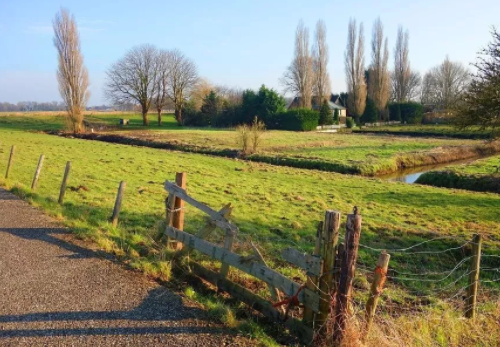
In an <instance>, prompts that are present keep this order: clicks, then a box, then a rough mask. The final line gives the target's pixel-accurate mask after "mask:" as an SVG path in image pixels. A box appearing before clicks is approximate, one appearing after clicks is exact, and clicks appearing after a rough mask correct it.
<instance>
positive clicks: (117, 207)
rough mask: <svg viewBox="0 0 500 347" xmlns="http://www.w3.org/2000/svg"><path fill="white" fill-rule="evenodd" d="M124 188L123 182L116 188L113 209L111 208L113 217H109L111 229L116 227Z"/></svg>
mask: <svg viewBox="0 0 500 347" xmlns="http://www.w3.org/2000/svg"><path fill="white" fill-rule="evenodd" d="M126 186H127V182H125V181H121V182H120V185H119V186H118V193H117V194H116V200H115V207H114V208H113V215H112V216H111V225H112V226H113V227H116V226H117V225H118V216H119V214H120V210H121V208H122V199H123V193H124V191H125V187H126Z"/></svg>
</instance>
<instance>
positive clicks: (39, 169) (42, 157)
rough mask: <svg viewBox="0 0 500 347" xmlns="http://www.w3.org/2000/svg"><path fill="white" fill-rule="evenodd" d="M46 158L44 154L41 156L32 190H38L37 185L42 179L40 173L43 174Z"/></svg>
mask: <svg viewBox="0 0 500 347" xmlns="http://www.w3.org/2000/svg"><path fill="white" fill-rule="evenodd" d="M44 158H45V156H44V155H43V154H41V155H40V159H38V165H37V167H36V171H35V176H33V182H32V183H31V190H33V191H34V190H35V189H36V184H37V183H38V179H39V178H40V173H41V172H42V165H43V159H44Z"/></svg>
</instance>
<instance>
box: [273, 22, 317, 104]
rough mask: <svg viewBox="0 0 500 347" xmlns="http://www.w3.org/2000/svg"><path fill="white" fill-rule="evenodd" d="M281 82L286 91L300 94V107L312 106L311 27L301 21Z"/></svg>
mask: <svg viewBox="0 0 500 347" xmlns="http://www.w3.org/2000/svg"><path fill="white" fill-rule="evenodd" d="M281 83H282V84H283V85H284V87H285V91H286V92H292V93H294V94H295V95H298V96H300V103H299V106H300V107H308V108H310V107H311V98H312V89H313V69H312V57H311V54H310V52H309V29H307V28H306V27H305V26H304V23H303V22H302V21H300V22H299V25H298V26H297V30H296V31H295V52H294V57H293V60H292V63H291V64H290V66H288V68H287V69H286V71H285V73H284V75H283V77H282V78H281Z"/></svg>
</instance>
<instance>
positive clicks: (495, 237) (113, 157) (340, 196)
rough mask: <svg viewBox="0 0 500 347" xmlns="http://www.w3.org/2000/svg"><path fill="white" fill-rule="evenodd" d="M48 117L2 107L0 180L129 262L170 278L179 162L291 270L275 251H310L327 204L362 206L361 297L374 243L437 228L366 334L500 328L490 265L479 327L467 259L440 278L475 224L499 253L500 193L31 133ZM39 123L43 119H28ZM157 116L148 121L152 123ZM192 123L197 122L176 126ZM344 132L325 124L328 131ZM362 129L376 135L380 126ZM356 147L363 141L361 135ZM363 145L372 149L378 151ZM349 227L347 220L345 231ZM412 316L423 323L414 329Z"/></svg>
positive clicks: (205, 198)
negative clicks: (169, 214) (166, 228)
mask: <svg viewBox="0 0 500 347" xmlns="http://www.w3.org/2000/svg"><path fill="white" fill-rule="evenodd" d="M45 117H48V118H45ZM50 117H53V116H48V115H44V116H43V117H42V118H38V119H37V121H39V122H34V121H33V119H31V118H30V117H26V116H22V117H9V118H8V119H7V120H5V119H4V118H2V117H0V172H2V173H3V172H5V169H6V163H7V159H8V155H9V150H10V146H11V145H16V151H15V157H14V165H13V168H12V170H11V173H10V177H9V179H7V180H6V179H4V178H3V175H2V178H0V185H3V186H6V187H7V188H9V189H11V190H12V191H14V192H15V193H16V194H18V195H20V196H21V197H23V198H25V199H26V200H28V201H29V202H30V203H31V204H33V205H34V206H37V207H39V208H41V209H43V210H44V211H46V212H47V213H48V214H50V215H52V216H53V217H54V218H56V219H58V220H60V221H61V222H62V223H64V224H65V225H67V226H68V227H71V228H73V229H74V230H75V232H76V233H77V234H78V235H79V236H80V237H82V238H84V239H87V240H91V241H93V242H95V244H96V245H98V247H100V248H101V249H103V250H105V251H107V252H110V253H113V254H115V255H116V256H117V257H119V259H121V260H122V261H124V262H126V263H128V264H129V265H130V266H132V267H133V268H137V269H140V270H142V271H144V272H145V273H147V274H148V275H150V276H153V277H155V278H159V279H161V280H165V281H167V280H169V279H170V278H171V273H170V271H171V269H170V262H169V258H168V254H167V252H165V250H164V248H163V247H162V245H161V243H159V242H158V241H157V235H158V232H159V231H161V230H162V229H161V228H162V220H163V219H164V214H165V210H164V200H165V197H166V193H165V191H164V188H163V182H164V181H165V180H173V179H174V177H175V173H176V172H180V171H184V172H187V175H188V192H189V194H190V195H192V196H193V197H194V198H196V199H198V200H200V201H202V202H204V203H206V204H208V205H209V206H211V207H212V208H214V209H218V208H220V207H221V206H223V205H225V204H226V203H232V205H233V206H234V211H233V216H232V218H231V219H232V221H233V222H234V223H235V224H236V225H238V227H239V228H240V230H241V233H240V235H239V236H238V240H237V241H238V242H237V243H238V244H239V246H238V247H241V251H244V250H245V247H244V246H245V244H246V243H247V241H248V240H249V239H252V240H253V241H254V242H256V243H257V245H258V247H259V248H260V249H261V250H262V252H263V254H264V256H265V258H266V260H268V262H269V264H270V265H271V266H272V267H275V268H278V269H279V270H280V271H282V272H283V273H285V274H289V275H290V276H300V274H298V273H297V272H296V271H294V269H292V268H290V267H289V266H288V265H287V264H286V263H285V262H284V261H282V260H281V259H280V257H279V256H278V254H279V251H280V250H281V249H283V248H286V247H295V248H298V249H300V250H303V251H304V252H310V251H311V250H312V249H313V247H314V241H315V230H316V226H317V222H318V221H319V220H322V219H323V215H324V211H325V210H326V209H335V210H339V211H341V212H342V214H343V215H344V216H345V215H346V214H347V213H350V212H351V211H352V208H353V207H354V206H358V207H359V208H360V213H361V215H362V216H363V229H362V236H361V242H362V244H363V245H364V246H366V247H362V248H360V255H359V262H358V275H357V278H356V281H355V287H356V290H355V292H356V293H355V294H356V298H355V300H356V302H357V303H358V304H359V305H361V304H362V303H363V302H364V300H365V299H366V289H367V286H368V279H369V275H368V274H369V273H371V272H372V271H373V266H374V264H375V261H376V258H377V256H378V253H379V252H378V251H374V250H372V249H371V248H373V249H382V248H387V249H389V250H391V249H404V248H407V247H411V246H413V245H415V244H416V243H418V242H421V241H425V240H429V239H434V238H437V239H436V240H435V241H434V242H431V243H427V244H425V245H424V246H423V247H421V248H418V250H419V251H424V252H425V254H407V253H404V252H396V251H395V252H394V253H393V257H392V259H391V271H392V272H391V278H389V280H388V283H387V287H388V288H387V290H386V291H384V294H383V295H382V299H381V300H382V303H381V305H380V310H381V317H382V318H381V319H383V320H381V321H378V323H379V328H378V329H374V330H375V331H384V334H385V335H380V336H379V335H374V336H372V337H370V338H371V339H373V341H375V342H376V343H382V342H381V341H383V340H384V339H386V338H388V337H387V336H392V339H393V340H394V339H395V340H394V341H396V344H394V341H392V342H393V344H392V345H397V342H398V341H399V342H400V341H403V342H404V343H411V344H416V345H418V344H420V345H432V344H434V343H435V341H444V342H443V343H442V344H436V345H449V346H460V345H464V341H475V342H477V343H479V341H485V344H484V345H488V341H490V342H491V341H498V337H499V336H498V332H494V331H493V330H491V327H492V326H494V325H495V322H496V321H497V320H498V319H499V317H500V306H499V302H498V290H499V286H498V285H497V284H498V282H496V280H497V277H495V273H491V272H487V271H485V273H484V274H482V278H483V279H487V280H490V281H495V282H490V283H485V284H484V285H483V286H482V292H481V295H482V296H481V298H480V305H479V311H480V312H481V315H480V317H479V319H478V322H479V323H478V324H477V326H475V329H476V335H474V336H470V334H469V330H468V329H470V327H471V326H470V324H469V323H468V322H466V321H463V320H460V318H459V317H460V315H461V313H460V310H457V309H455V308H454V307H455V306H454V305H455V304H456V302H455V301H454V300H450V298H455V299H456V294H457V293H458V294H460V290H459V289H460V288H462V287H463V286H464V285H465V283H466V282H467V277H466V276H465V277H464V276H463V275H462V273H463V270H464V269H465V271H467V269H466V268H460V269H459V270H461V271H460V272H457V273H453V276H450V277H449V278H447V279H445V280H443V281H439V279H440V278H441V277H442V275H441V274H442V273H445V274H446V273H447V272H449V271H450V269H453V267H454V266H455V265H456V264H457V262H460V260H461V259H463V258H464V256H466V255H467V252H470V250H468V248H467V246H465V247H461V245H463V244H464V243H467V242H468V241H469V240H470V239H471V237H472V235H473V234H474V233H478V232H479V233H482V234H483V235H484V236H485V238H486V241H485V250H484V253H485V254H486V255H495V254H498V248H499V245H500V223H499V217H498V213H497V211H498V210H499V208H500V195H497V194H489V193H473V192H467V191H460V190H459V191H456V190H450V189H444V188H435V187H430V186H421V185H406V184H403V183H399V182H387V181H383V180H380V179H376V178H365V177H359V176H350V175H341V174H337V173H331V172H322V171H317V170H305V169H297V168H290V167H279V166H274V165H268V164H265V163H257V162H250V161H242V160H238V159H229V158H221V157H214V156H207V155H202V154H196V153H186V152H181V151H170V150H160V149H153V148H145V147H136V146H126V145H118V144H111V143H104V142H100V141H87V140H80V139H69V138H63V137H58V136H53V135H47V134H43V133H36V132H25V131H23V129H27V130H50V129H48V128H50V127H53V126H54V125H53V124H54V123H52V122H55V120H54V119H53V118H50ZM113 117H116V119H118V118H120V117H122V116H121V115H116V116H113ZM33 118H34V117H33ZM96 118H98V117H96ZM102 118H103V119H104V120H105V121H108V122H110V123H115V120H116V119H114V120H110V117H109V116H102ZM56 119H57V121H59V120H60V119H59V118H56ZM33 123H35V124H36V127H38V129H35V128H36V127H33V126H32V125H31V124H33ZM61 126H63V124H61ZM155 126H156V125H153V124H152V125H150V128H154V127H155ZM172 126H175V125H172ZM172 129H174V128H172ZM166 131H167V130H165V132H166ZM191 131H195V132H199V131H200V130H179V132H187V133H189V132H191ZM205 133H206V134H210V135H207V136H214V135H213V134H219V136H220V137H222V138H223V139H221V140H220V141H221V142H224V141H227V139H226V138H225V137H226V136H225V133H224V132H223V131H222V133H221V132H220V131H206V132H205ZM221 134H222V135H221ZM288 134H289V135H292V136H290V138H291V139H290V141H292V139H293V137H295V135H296V133H288ZM306 135H307V136H311V137H315V136H323V134H306ZM339 135H341V134H336V135H332V134H329V136H332V137H334V136H339ZM179 136H181V135H179ZM345 136H348V137H349V138H352V139H364V138H365V137H364V136H363V137H357V136H358V135H345ZM366 138H374V139H375V140H377V137H374V136H366ZM195 141H197V140H195ZM343 141H347V140H343ZM392 141H394V138H392ZM415 143H417V144H418V141H415ZM351 145H352V146H355V145H356V144H355V141H354V140H353V143H352V144H351ZM395 145H396V144H395ZM366 147H369V146H366ZM366 147H365V150H369V151H373V149H371V148H366ZM42 153H44V154H45V156H46V158H45V163H44V167H43V170H42V174H41V178H40V181H39V184H38V188H37V190H36V191H35V192H33V191H31V189H30V188H29V187H30V185H31V180H32V177H33V173H34V171H35V168H36V164H37V161H38V157H39V155H40V154H42ZM67 161H71V162H72V169H71V173H70V179H69V189H68V191H67V193H66V198H65V202H64V204H63V205H62V206H60V205H58V204H57V201H56V200H57V194H58V192H59V185H60V182H61V178H62V175H63V172H64V166H65V164H66V162H67ZM121 180H125V181H126V182H127V188H126V190H125V198H124V202H123V208H122V213H121V215H120V223H119V226H118V227H117V228H113V227H112V226H111V224H110V222H109V217H110V215H111V211H112V208H113V203H114V199H115V194H116V190H117V188H118V184H119V182H120V181H121ZM342 220H343V221H344V220H345V217H344V218H342ZM204 223H205V220H204V219H203V217H202V216H201V215H200V213H199V212H198V211H197V210H196V209H193V208H189V207H188V208H187V209H186V224H185V229H186V230H187V231H191V232H194V231H196V230H197V229H199V228H200V226H201V225H203V224H204ZM343 228H344V226H343V225H342V226H341V230H343ZM220 237H221V235H220V234H216V235H215V238H220ZM341 238H342V236H341ZM448 249H452V250H451V251H448ZM389 252H390V253H391V251H389ZM200 261H206V260H204V259H200ZM484 266H486V267H487V268H498V267H499V266H500V262H499V261H498V260H496V258H494V257H490V258H485V260H484ZM422 274H425V278H426V279H434V280H435V281H429V282H427V281H422V280H421V277H419V276H422ZM456 275H457V276H459V277H457V276H456ZM302 276H303V275H302ZM496 276H498V275H496ZM442 287H447V289H446V290H445V289H442ZM256 290H257V291H258V292H261V293H265V292H266V287H265V285H261V286H260V287H257V288H256ZM495 295H496V296H495ZM459 298H460V297H459ZM495 298H496V299H495ZM436 322H441V323H440V324H436ZM415 324H417V326H419V327H420V328H418V329H416V328H412V329H410V328H409V327H410V326H415ZM394 326H397V328H396V327H394ZM492 331H493V332H492ZM391 334H392V335H391ZM396 335H397V336H396ZM396 338H397V339H396ZM401 339H403V340H401ZM485 339H486V340H485ZM495 339H497V340H495ZM377 341H378V342H377ZM384 341H385V340H384ZM419 341H423V342H419ZM375 342H374V343H375ZM390 342H391V341H386V345H391V344H390ZM382 345H384V344H383V343H382ZM400 345H401V344H400ZM490 345H491V344H490Z"/></svg>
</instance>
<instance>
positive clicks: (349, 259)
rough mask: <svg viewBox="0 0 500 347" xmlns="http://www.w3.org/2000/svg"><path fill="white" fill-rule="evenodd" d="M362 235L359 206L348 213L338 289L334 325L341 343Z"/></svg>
mask: <svg viewBox="0 0 500 347" xmlns="http://www.w3.org/2000/svg"><path fill="white" fill-rule="evenodd" d="M360 235H361V216H360V215H359V214H358V208H357V207H354V213H353V214H349V215H347V223H346V234H345V250H344V255H343V257H342V267H341V272H340V282H339V288H338V290H337V298H336V307H335V322H334V325H333V341H334V343H336V344H340V342H341V341H342V340H343V338H344V335H345V331H346V322H347V316H348V311H349V299H350V297H351V291H352V281H353V280H354V273H355V271H356V260H357V258H358V247H359V237H360Z"/></svg>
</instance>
